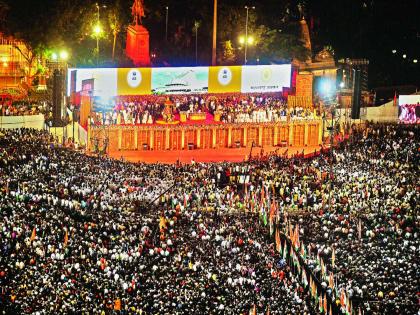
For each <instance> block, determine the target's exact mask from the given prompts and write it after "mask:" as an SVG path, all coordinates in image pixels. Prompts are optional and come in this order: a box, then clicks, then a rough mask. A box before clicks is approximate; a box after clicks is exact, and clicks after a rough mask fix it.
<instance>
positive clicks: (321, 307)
mask: <svg viewBox="0 0 420 315" xmlns="http://www.w3.org/2000/svg"><path fill="white" fill-rule="evenodd" d="M323 307H324V303H323V300H322V294H321V295H320V296H319V311H320V312H321V313H324V309H323Z"/></svg>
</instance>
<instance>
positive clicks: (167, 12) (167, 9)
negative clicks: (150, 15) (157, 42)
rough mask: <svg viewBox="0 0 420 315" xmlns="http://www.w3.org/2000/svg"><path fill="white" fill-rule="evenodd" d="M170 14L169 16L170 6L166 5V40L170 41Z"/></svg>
mask: <svg viewBox="0 0 420 315" xmlns="http://www.w3.org/2000/svg"><path fill="white" fill-rule="evenodd" d="M168 16H169V7H168V6H166V26H165V41H168Z"/></svg>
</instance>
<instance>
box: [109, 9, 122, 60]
mask: <svg viewBox="0 0 420 315" xmlns="http://www.w3.org/2000/svg"><path fill="white" fill-rule="evenodd" d="M108 19H109V26H110V28H111V30H112V35H113V37H114V39H113V42H112V62H114V60H115V46H116V44H117V36H118V33H119V32H120V31H121V22H120V19H119V16H118V11H116V10H112V11H110V13H109V15H108Z"/></svg>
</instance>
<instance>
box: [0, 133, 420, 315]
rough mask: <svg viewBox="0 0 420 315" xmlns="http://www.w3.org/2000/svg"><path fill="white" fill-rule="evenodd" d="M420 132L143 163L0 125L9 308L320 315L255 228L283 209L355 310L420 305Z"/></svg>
mask: <svg viewBox="0 0 420 315" xmlns="http://www.w3.org/2000/svg"><path fill="white" fill-rule="evenodd" d="M419 135H420V133H419V129H418V127H416V126H411V127H405V126H397V125H380V126H375V125H373V126H370V127H369V128H368V129H367V131H365V132H364V133H358V132H357V133H354V134H353V137H352V138H351V141H350V142H348V143H343V144H341V146H340V147H339V148H338V149H337V150H336V151H335V153H334V155H332V156H331V155H330V154H326V153H322V154H321V155H319V156H317V157H315V158H312V159H309V160H307V159H302V158H294V159H291V160H288V159H284V158H282V157H276V156H272V157H270V158H269V159H267V160H264V161H260V160H252V161H248V162H246V163H245V162H244V163H214V164H213V163H210V164H202V163H193V164H191V165H178V164H177V165H162V164H149V165H147V164H130V163H125V162H122V161H115V160H110V159H107V158H102V159H100V158H96V157H90V156H86V155H82V154H79V153H76V152H73V151H71V150H68V149H64V148H60V147H56V146H55V145H54V144H53V143H52V139H51V137H50V136H49V135H48V134H47V133H44V132H40V131H34V130H16V131H3V132H2V133H1V135H0V167H1V173H0V187H1V198H0V209H1V212H2V219H1V221H0V222H1V228H0V250H1V251H2V255H1V256H0V286H1V291H0V309H3V310H5V311H6V312H8V313H29V314H47V313H48V314H50V313H57V314H59V313H66V314H67V313H75V312H84V311H89V312H92V313H95V314H100V313H104V314H105V313H108V312H111V311H115V312H119V311H121V312H123V313H127V314H134V313H143V314H158V313H159V314H210V313H211V314H245V313H246V314H248V312H249V311H251V312H253V309H254V308H255V312H256V313H265V312H267V311H268V310H269V312H270V314H316V313H317V312H318V311H319V310H318V307H316V305H315V303H313V300H312V299H311V297H310V295H311V293H310V290H309V288H308V286H307V285H306V284H305V281H302V279H303V277H302V276H301V274H300V273H297V272H296V268H294V266H292V265H291V264H290V263H289V260H288V259H287V257H286V256H284V255H281V254H280V253H279V252H278V251H277V250H276V245H275V241H274V238H273V235H272V234H271V235H270V230H272V229H271V228H269V227H268V225H266V223H267V222H266V219H263V220H261V221H262V222H261V223H258V221H259V218H261V217H265V216H266V213H267V212H268V209H270V222H272V221H271V214H272V213H271V212H272V211H271V209H273V208H274V209H276V215H275V217H276V219H275V224H278V227H279V229H284V231H287V226H289V225H290V224H294V225H297V224H299V234H300V239H301V241H302V244H304V246H306V248H307V251H308V252H311V253H312V254H309V253H308V254H307V255H304V256H303V257H304V258H305V259H304V261H305V263H306V267H307V271H308V273H309V272H312V273H313V276H314V277H315V278H318V279H319V281H320V283H322V286H323V287H324V289H325V292H326V293H327V294H328V296H329V298H331V299H333V300H335V299H338V301H339V298H340V294H339V293H335V292H340V290H341V289H343V290H345V291H346V294H347V295H348V296H349V298H350V299H351V300H352V302H353V307H354V309H355V312H356V309H357V308H359V307H360V308H361V310H362V311H363V312H364V313H365V314H415V313H417V312H418V310H419V306H418V299H419V297H418V279H419V274H418V268H417V267H418V266H417V260H416V259H417V257H418V248H419V245H420V244H419V240H418V230H417V229H418V227H417V222H418V213H417V209H418V201H419V185H418V173H419V170H418V167H419V166H418V160H419V151H418V150H419V146H420V141H419ZM331 165H333V172H332V173H333V174H334V176H332V177H330V176H328V175H325V174H328V172H329V171H330V167H331ZM263 196H264V198H263ZM263 199H264V200H265V199H266V200H268V203H272V204H275V205H276V206H275V207H271V206H267V204H266V202H262V200H263ZM264 208H265V210H263V209H264ZM286 222H287V223H286ZM270 225H271V223H270ZM286 234H287V233H286ZM333 251H334V253H335V254H336V257H335V259H334V260H332V259H331V253H332V252H333ZM320 258H322V259H323V260H324V261H325V263H326V265H327V267H326V268H327V269H328V271H332V272H333V273H334V275H335V288H332V287H330V284H328V281H325V279H323V275H322V274H323V273H324V272H321V271H320V269H321V268H320V267H319V263H317V261H319V259H320ZM333 265H334V266H333ZM302 269H305V267H304V266H302ZM299 271H301V270H300V268H299ZM325 282H327V283H325Z"/></svg>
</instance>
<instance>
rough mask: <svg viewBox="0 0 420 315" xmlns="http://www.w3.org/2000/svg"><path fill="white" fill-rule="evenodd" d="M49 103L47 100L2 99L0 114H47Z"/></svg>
mask: <svg viewBox="0 0 420 315" xmlns="http://www.w3.org/2000/svg"><path fill="white" fill-rule="evenodd" d="M49 111H50V105H49V104H48V103H47V102H32V101H26V100H24V101H15V102H11V101H4V102H0V116H23V115H39V114H44V115H45V114H47V113H48V112H49Z"/></svg>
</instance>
